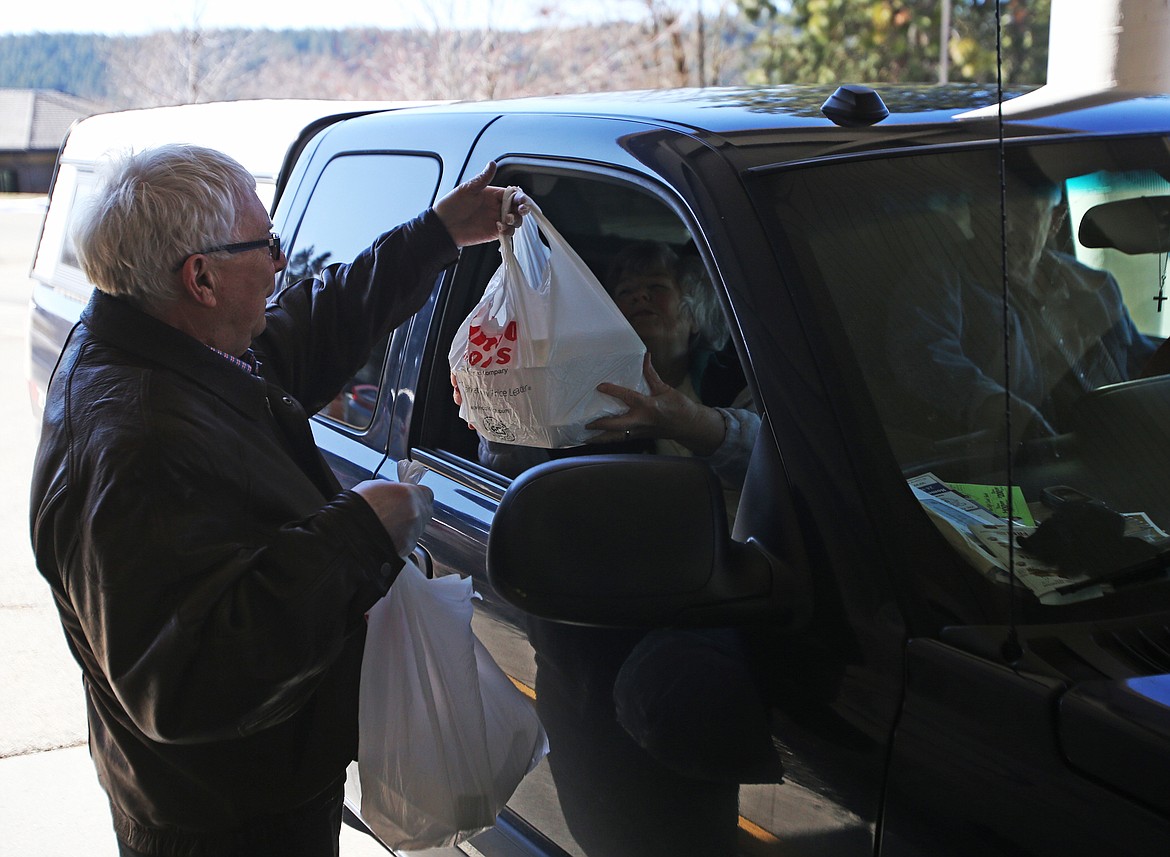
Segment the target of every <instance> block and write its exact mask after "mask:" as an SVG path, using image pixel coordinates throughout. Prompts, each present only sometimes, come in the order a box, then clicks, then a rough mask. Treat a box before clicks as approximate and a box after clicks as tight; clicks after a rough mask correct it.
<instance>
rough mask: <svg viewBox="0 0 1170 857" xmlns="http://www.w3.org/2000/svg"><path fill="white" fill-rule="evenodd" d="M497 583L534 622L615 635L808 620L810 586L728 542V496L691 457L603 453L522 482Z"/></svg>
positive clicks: (507, 517)
mask: <svg viewBox="0 0 1170 857" xmlns="http://www.w3.org/2000/svg"><path fill="white" fill-rule="evenodd" d="M487 571H488V578H489V580H490V581H491V583H492V585H493V586H494V587H495V588H496V590H497V592H499V594H500V595H501V596H502V597H503V598H504V599H505V600H507V601H508V602H510V603H511V604H514V605H515V606H517V607H519V608H520V609H522V610H524V611H525V612H528V613H530V614H532V615H534V616H538V617H541V618H545V619H552V620H559V621H564V622H576V623H581V624H589V625H609V626H641V627H647V626H655V625H666V624H672V625H730V624H736V623H739V622H743V621H749V620H753V619H763V618H767V619H768V620H769V621H774V622H775V621H778V622H780V623H781V624H789V625H792V624H797V623H799V622H802V621H804V619H805V618H807V613H808V612H809V599H810V596H809V592H810V590H811V587H810V586H809V585H808V584H807V581H806V580H805V579H804V577H803V576H802V575H799V574H797V573H795V572H794V571H793V570H792V569H791V568H789V567H788V566H786V565H785V564H784V563H782V562H780V561H779V560H778V559H776V558H775V557H773V556H771V555H770V554H769V553H768V552H767V551H765V550H764V549H763V548H762V547H761V546H760V545H759V544H758V543H756V542H755V541H754V540H753V541H749V542H747V543H740V542H735V541H733V540H732V539H731V537H730V535H729V534H728V528H727V513H726V511H725V508H724V502H723V491H722V488H721V487H720V485H719V481H718V480H717V479H716V477H715V475H714V474H713V473H712V472H711V469H710V468H709V467H708V466H707V465H706V464H704V463H703V462H702V461H699V460H697V459H692V458H673V457H669V456H649V455H595V456H582V457H577V458H566V459H560V460H558V461H552V462H548V463H546V464H541V465H539V466H537V467H534V468H532V469H531V470H528V471H526V472H525V473H523V474H522V475H521V476H519V477H518V478H517V479H515V480H514V481H513V482H512V485H511V487H509V489H508V490H507V492H506V493H505V494H504V497H503V499H502V500H501V501H500V505H499V509H498V510H497V512H496V516H495V519H494V521H493V523H492V529H491V533H490V536H489V538H488V546H487Z"/></svg>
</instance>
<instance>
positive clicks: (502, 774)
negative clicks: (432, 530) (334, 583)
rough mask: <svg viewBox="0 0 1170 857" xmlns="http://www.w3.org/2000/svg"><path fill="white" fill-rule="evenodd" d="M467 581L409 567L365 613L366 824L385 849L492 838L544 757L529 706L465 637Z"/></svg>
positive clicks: (361, 751)
mask: <svg viewBox="0 0 1170 857" xmlns="http://www.w3.org/2000/svg"><path fill="white" fill-rule="evenodd" d="M471 598H472V590H471V580H470V579H469V578H460V577H459V576H458V575H454V574H453V575H448V576H446V577H440V578H436V579H429V578H427V577H425V576H424V575H423V573H422V572H421V571H420V570H419V568H418V566H417V565H416V564H415V563H414V561H413V560H409V561H407V563H406V566H405V567H404V568H403V569H402V571H401V572H400V573H399V575H398V579H397V580H395V581H394V584H393V586H391V587H390V592H389V593H387V595H386V597H384V598H382V599H381V600H380V601H379V602H378V603H377V604H375V605H374V606H373V608H371V610H370V615H369V628H368V631H367V634H366V647H365V658H364V660H363V661H362V676H361V686H360V694H359V697H360V698H359V707H358V736H359V739H358V773H359V776H360V780H361V809H362V818H363V820H364V821H365V822H366V824H368V825H369V826H370V828H371V829H372V830H373V831H374V832H375V833H376V834H377V835H378V837H379V838H380V839H381V840H382V841H383V842H385V843H386V844H387V845H389V846H390V847H392V848H405V849H423V848H434V847H438V846H442V845H451V844H453V843H455V842H458V841H460V840H461V839H465V838H467V837H468V836H471V835H472V834H474V833H477V832H478V831H480V830H483V829H485V828H488V827H491V826H492V825H493V824H494V823H495V818H496V815H497V814H498V813H499V812H500V810H501V809H503V807H504V804H505V803H506V802H507V800H508V798H510V797H511V796H512V792H514V791H515V790H516V786H517V785H519V783H520V781H521V780H522V779H523V778H524V776H525V774H527V773H528V772H529V771H531V770H532V769H533V768H534V767H536V765H537V764H538V763H539V762H540V760H541V759H542V758H544V756H545V754H546V753H547V752H548V738H547V737H546V735H545V732H544V729H543V727H542V726H541V725H540V721H539V719H538V718H537V716H536V710H535V708H534V707H533V705H532V703H531V702H529V701H528V699H527V698H525V696H524V695H523V694H522V693H520V691H519V690H517V689H516V687H515V685H513V684H512V682H511V681H510V680H509V679H508V677H507V676H506V675H505V674H504V672H503V671H502V670H501V669H500V668H499V666H497V665H496V662H495V661H494V660H492V657H491V655H490V654H489V653H488V651H487V649H485V648H484V647H483V645H482V644H481V643H480V642H479V640H478V639H476V637H475V634H474V633H473V632H472V630H471V614H472V606H471Z"/></svg>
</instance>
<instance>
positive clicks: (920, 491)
mask: <svg viewBox="0 0 1170 857" xmlns="http://www.w3.org/2000/svg"><path fill="white" fill-rule="evenodd" d="M1000 164H1001V160H1000V157H999V153H998V152H996V151H994V150H991V151H987V150H983V151H961V152H960V151H951V152H946V153H942V154H931V155H921V156H905V157H886V158H884V159H880V160H866V161H856V162H850V163H839V164H834V165H829V166H823V167H817V168H813V169H801V170H793V171H789V172H783V173H778V174H773V175H771V176H769V177H768V178H767V179H766V182H767V185H768V187H767V193H768V195H769V199H770V200H771V201H772V204H773V206H774V209H773V210H774V212H775V214H776V215H777V217H778V220H777V223H776V226H777V228H778V229H779V230H781V232H782V242H783V244H784V245H786V246H789V247H791V249H792V251H793V256H794V258H795V259H796V260H797V262H798V264H799V266H800V275H801V278H802V279H803V281H804V283H805V284H806V286H807V287H808V288H810V289H821V288H823V290H824V291H825V292H827V294H828V295H829V296H830V297H831V299H832V301H833V303H834V305H835V307H836V309H837V312H838V314H839V316H840V318H841V322H842V324H843V326H844V330H845V334H846V336H847V337H848V339H849V341H850V344H851V346H852V349H851V350H852V353H853V356H854V357H855V358H856V360H857V364H858V366H857V370H858V373H859V375H860V377H862V378H864V380H865V382H866V384H867V385H868V387H869V391H870V393H871V395H872V400H873V404H874V406H875V409H876V410H877V412H878V414H879V415H880V418H881V421H882V423H883V425H884V428H885V432H886V437H887V438H888V440H889V443H890V446H891V448H892V449H893V451H894V453H895V456H896V458H897V460H898V463H899V464H900V466H901V469H902V472H903V477H904V478H905V479H906V482H907V486H908V489H909V490H911V491H913V492H914V494H915V496H916V497H917V498H918V499H919V500H920V501H921V504H922V507H923V510H924V512H925V513H926V514H928V515H930V516H931V518H932V519H933V521H934V522H935V524H936V525H937V526H938V527H939V528H940V529H941V530H942V531H943V532H944V535H946V536H947V537H948V539H949V540H950V542H951V543H952V544H953V545H954V546H955V548H956V549H957V550H959V551H960V552H961V553H963V555H964V557H965V559H967V561H969V562H970V563H971V564H972V565H973V566H975V567H976V568H978V569H979V570H980V571H981V572H982V573H984V574H985V575H986V576H987V577H989V578H991V579H993V580H1003V579H1006V574H1005V569H1006V568H1007V567H1008V565H1009V563H1010V564H1011V565H1013V566H1014V568H1015V572H1016V574H1017V577H1018V581H1019V582H1020V583H1021V584H1022V585H1023V586H1026V587H1027V588H1028V589H1029V590H1031V592H1032V593H1033V594H1034V595H1035V596H1036V597H1037V599H1039V601H1040V602H1041V603H1043V604H1061V603H1066V602H1073V601H1083V600H1087V599H1093V598H1100V597H1103V596H1107V595H1109V594H1110V593H1112V592H1114V591H1116V590H1117V589H1119V588H1121V587H1123V586H1129V585H1131V584H1133V583H1135V582H1141V581H1146V582H1148V581H1149V580H1154V579H1159V578H1164V577H1165V568H1164V562H1163V561H1162V558H1161V554H1162V552H1163V551H1165V549H1166V545H1165V544H1163V542H1164V540H1165V539H1166V532H1167V531H1170V491H1167V485H1168V484H1170V442H1168V436H1167V435H1168V433H1170V375H1165V374H1163V373H1165V372H1167V371H1170V355H1168V354H1167V352H1168V351H1170V346H1168V348H1166V349H1161V344H1162V341H1163V339H1164V338H1165V337H1166V336H1167V334H1170V305H1167V303H1166V298H1167V297H1170V295H1168V294H1167V293H1166V291H1165V275H1166V253H1167V251H1168V250H1170V182H1168V181H1167V179H1166V176H1170V147H1168V145H1167V142H1166V141H1165V140H1163V139H1161V138H1155V139H1151V138H1132V139H1126V140H1101V141H1092V142H1084V141H1081V142H1077V143H1072V144H1046V145H1033V146H1016V147H1009V148H1008V150H1007V152H1006V158H1005V159H1004V168H1003V170H1002V171H1001V166H1000ZM1001 187H1002V189H1003V194H1002V197H1001ZM1001 198H1002V199H1006V205H1003V204H1001ZM1005 238H1006V242H1005V240H1004V239H1005ZM1009 510H1010V516H1011V517H1012V519H1013V520H1012V523H1011V526H1010V527H1009V526H1008V519H1009Z"/></svg>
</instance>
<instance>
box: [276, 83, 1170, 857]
mask: <svg viewBox="0 0 1170 857" xmlns="http://www.w3.org/2000/svg"><path fill="white" fill-rule="evenodd" d="M994 101H995V93H994V92H991V91H988V90H987V89H986V88H979V87H952V88H947V87H942V88H923V89H906V90H892V89H891V90H889V91H883V92H881V93H880V94H879V93H874V92H872V91H870V90H866V89H864V88H861V87H846V88H842V89H841V90H837V91H834V90H833V89H832V88H825V89H807V88H806V89H802V88H777V89H760V90H751V89H728V90H701V91H700V90H693V91H673V92H663V91H659V92H644V93H625V94H605V95H588V96H574V97H568V96H566V97H556V98H545V99H530V100H516V101H505V102H499V103H476V104H449V105H435V106H427V107H418V108H411V109H404V110H397V111H393V112H386V113H374V114H370V115H363V116H356V117H351V118H346V119H343V120H342V121H338V122H336V123H334V124H332V125H330V126H329V127H327V128H325V129H324V130H317V131H315V132H314V133H313V134H312V135H309V136H307V137H306V138H305V139H303V140H302V141H301V143H300V145H299V148H298V151H297V153H295V154H294V156H293V158H292V159H290V161H289V164H288V165H287V166H286V170H285V173H284V174H283V175H282V176H281V181H280V186H279V189H278V200H277V203H276V207H275V210H274V213H273V219H274V223H275V229H276V230H277V231H278V232H279V233H280V235H281V237H282V241H283V242H284V246H285V247H286V248H287V254H288V258H289V265H288V268H287V269H286V270H285V271H284V272H283V274H282V275H281V276H282V283H288V282H291V281H292V280H293V279H295V278H298V277H302V276H308V275H311V274H312V273H314V272H315V271H316V270H319V269H320V268H321V267H322V266H324V265H327V264H331V263H334V262H339V261H347V260H348V259H350V258H352V256H353V255H354V254H355V253H356V252H357V251H359V250H360V249H361V248H362V247H364V246H365V245H366V244H367V243H368V242H369V241H370V240H371V239H372V238H374V237H375V236H376V235H377V234H378V233H380V232H381V231H383V230H384V229H386V228H388V227H389V226H391V225H393V224H396V223H399V222H401V221H403V220H405V219H407V218H409V217H412V216H413V215H415V214H416V213H417V212H419V211H420V210H422V209H424V208H426V207H427V206H428V205H430V204H431V203H432V201H433V200H435V199H436V198H437V197H438V196H440V195H442V194H444V193H446V192H447V191H449V190H450V189H451V188H452V187H454V186H455V185H456V184H457V183H458V182H460V181H462V180H465V179H466V178H468V177H469V176H470V175H473V174H474V173H476V172H478V170H479V169H480V168H481V167H482V166H483V165H484V164H485V163H486V162H488V161H489V160H494V161H496V162H497V163H498V165H499V173H498V175H497V178H496V183H497V184H502V185H517V186H519V187H520V188H522V189H523V190H524V191H525V193H527V194H528V195H530V196H531V197H532V198H533V199H534V200H536V201H537V202H538V203H539V205H540V206H541V209H542V210H543V212H544V213H545V215H547V216H548V218H549V219H550V221H551V222H552V223H553V224H554V225H555V226H556V227H557V229H558V230H559V231H560V233H561V234H562V235H563V236H564V237H565V238H566V239H567V240H568V241H569V243H570V244H572V245H573V247H574V249H575V250H576V252H577V253H578V254H579V255H580V256H581V257H582V258H583V259H584V260H585V261H586V263H587V264H589V265H590V267H591V268H593V270H594V271H596V272H597V274H598V276H599V277H600V278H602V279H603V280H604V278H605V276H606V272H607V271H608V270H609V266H610V263H611V262H612V261H613V259H614V258H615V257H616V256H617V255H618V254H619V253H620V252H621V251H622V250H623V248H624V247H625V246H627V245H629V244H632V243H635V242H644V241H653V242H661V243H666V244H668V245H669V246H670V247H671V248H672V250H673V251H674V252H675V253H676V254H678V255H680V256H685V257H688V258H691V259H693V260H695V262H696V264H698V265H699V266H700V267H701V269H702V271H703V272H704V273H705V276H706V279H707V280H708V281H709V285H710V288H712V289H714V290H715V293H716V295H717V298H718V303H719V306H720V307H722V310H723V312H724V314H725V316H726V321H727V326H728V328H729V330H730V339H729V343H728V345H727V347H726V348H725V349H724V350H723V352H722V353H720V354H718V355H716V356H717V358H718V359H720V360H722V361H724V363H725V364H730V365H731V366H732V368H733V369H735V370H736V371H738V372H741V375H742V378H741V382H740V383H741V386H742V388H743V389H744V391H746V393H747V398H748V400H749V401H750V404H749V405H748V408H749V409H750V410H752V411H753V412H754V413H756V414H758V416H759V418H760V420H759V429H758V432H757V433H756V434H755V437H754V443H753V444H752V445H751V447H750V449H751V453H750V460H749V461H748V462H747V467H746V476H745V477H744V478H743V481H742V484H735V485H732V486H728V485H726V484H723V485H721V484H720V482H719V480H717V479H716V478H715V477H714V476H713V475H712V471H711V469H710V467H708V465H707V462H706V460H705V459H703V458H701V457H694V456H691V457H686V456H678V455H660V454H655V453H654V451H653V450H649V449H642V450H633V451H630V450H626V451H620V450H619V451H618V452H616V453H613V454H596V453H601V452H605V450H604V449H602V448H594V447H589V446H587V447H582V448H579V449H574V450H560V451H558V452H557V453H555V454H551V455H548V456H546V457H547V458H548V461H546V462H544V463H540V464H538V465H536V466H533V467H531V468H529V469H526V470H524V471H523V472H521V473H510V474H507V475H505V474H503V473H500V472H497V470H494V469H493V468H492V466H490V465H491V464H492V463H493V462H492V459H490V458H486V457H484V456H483V455H482V452H481V449H480V444H479V442H478V437H477V435H476V433H475V432H474V431H472V430H470V429H469V427H468V425H467V424H466V422H465V421H463V420H461V419H460V418H459V415H458V411H457V407H456V405H455V403H454V401H453V399H452V388H451V381H450V377H449V366H448V351H449V348H450V344H451V342H452V338H453V336H454V335H455V332H456V329H457V327H458V326H459V324H460V323H461V322H462V321H463V320H464V319H465V318H466V316H467V315H468V312H469V311H470V309H471V308H472V307H473V306H474V305H475V303H476V301H477V300H478V299H479V297H480V296H481V295H482V293H483V290H484V287H485V284H486V283H487V282H488V280H489V278H490V276H491V274H492V273H493V271H494V270H495V268H496V267H497V266H498V264H499V260H500V256H499V252H498V249H497V247H496V246H494V245H484V246H481V247H475V248H469V249H465V250H464V251H463V252H462V255H461V257H460V259H459V261H458V263H457V264H455V265H454V266H452V267H451V268H450V269H449V270H447V271H445V272H444V273H443V274H442V275H441V276H440V277H439V279H438V280H437V281H436V282H435V286H434V292H433V294H432V296H431V299H430V301H429V302H428V303H427V304H426V306H425V307H424V308H423V309H422V310H421V311H420V312H419V313H418V314H417V315H416V316H414V317H413V318H412V319H411V320H410V321H409V322H408V323H406V324H404V325H402V326H401V327H400V328H399V329H397V330H395V331H394V332H393V333H392V334H391V335H390V336H389V337H388V339H387V340H386V341H385V342H384V343H382V345H381V346H380V347H379V348H378V349H377V351H376V353H374V354H373V355H371V357H370V360H369V362H368V364H367V365H366V366H365V367H364V368H363V369H362V370H361V371H360V372H359V373H358V374H357V376H356V377H355V378H354V379H353V381H352V382H351V383H350V384H349V385H348V386H347V388H346V389H345V390H344V391H343V392H342V393H341V394H340V395H339V396H338V398H337V399H336V400H335V401H334V402H333V403H332V404H331V405H330V406H329V407H328V408H326V409H325V410H324V411H322V412H321V413H320V414H318V415H317V416H316V417H315V418H314V422H313V430H314V433H315V436H316V439H317V442H318V444H319V446H320V447H321V448H322V449H323V450H324V451H325V452H326V454H327V457H328V458H329V460H330V462H331V464H332V465H333V466H334V468H335V469H336V471H337V473H338V474H339V476H340V478H341V479H342V481H343V482H344V483H346V484H353V483H355V482H357V481H359V480H362V479H368V478H371V477H372V476H379V475H381V476H385V477H386V478H391V479H393V478H395V476H394V474H395V463H396V462H397V461H398V460H400V459H407V458H408V459H411V460H413V461H415V462H419V463H421V464H422V465H425V467H426V474H425V476H424V478H423V484H425V485H428V486H430V487H431V488H432V489H433V490H434V492H435V498H436V502H435V518H434V521H433V523H432V525H431V526H430V527H429V528H428V530H427V532H426V534H425V536H424V538H423V539H422V542H421V547H420V549H419V558H420V561H421V562H422V563H423V567H424V569H425V570H426V571H427V573H429V574H431V575H435V576H438V575H448V574H459V575H465V576H466V575H470V576H471V577H472V578H474V581H475V587H476V589H477V591H479V592H480V593H481V594H482V596H483V600H482V601H480V602H478V605H477V608H476V611H477V612H476V619H475V622H474V627H475V630H476V631H477V633H478V635H479V636H480V638H481V640H483V642H484V643H485V644H486V645H487V647H488V648H489V649H490V651H491V652H492V654H493V655H494V657H495V659H496V660H497V662H498V663H499V664H500V665H501V667H503V669H504V670H505V671H506V672H507V673H508V674H509V675H510V676H511V677H512V678H513V680H514V681H515V682H516V683H517V684H518V685H519V686H521V687H523V688H525V689H526V690H527V691H528V693H529V695H530V696H531V698H532V699H533V701H534V705H535V706H536V708H537V710H538V712H539V713H540V716H541V718H542V721H543V723H544V725H545V727H546V729H547V731H548V735H549V740H550V746H551V752H550V754H549V755H548V757H547V759H546V760H545V761H544V762H542V763H541V765H540V766H539V767H538V768H537V769H536V770H534V771H533V772H532V773H531V774H530V775H529V776H528V777H527V778H526V779H525V781H524V782H523V783H522V784H521V786H520V788H519V789H518V790H517V792H516V793H515V795H514V797H513V799H512V800H511V801H510V803H509V805H508V808H507V809H506V810H505V811H504V812H503V813H502V814H501V815H500V817H499V819H498V823H497V825H496V827H494V828H493V829H490V830H488V831H486V832H483V833H481V834H479V835H477V836H476V837H474V838H473V839H471V840H470V841H469V842H468V843H465V844H462V845H460V846H456V847H453V848H451V849H449V850H447V851H446V852H435V853H448V854H450V855H458V854H470V855H480V854H482V855H487V857H493V855H589V857H621V856H622V855H631V857H634V855H637V857H643V855H659V854H661V855H702V857H714V855H733V854H734V855H785V857H801V855H834V857H849V855H878V854H880V855H882V857H938V855H973V857H975V855H978V857H986V855H1021V854H1028V855H1042V854H1043V855H1061V857H1068V855H1094V857H1100V856H1101V855H1166V854H1170V575H1168V571H1167V559H1168V552H1167V551H1168V542H1167V532H1170V376H1167V375H1165V374H1161V370H1163V369H1165V368H1166V365H1165V364H1166V363H1167V362H1170V361H1167V359H1166V357H1165V353H1164V352H1163V351H1160V350H1159V349H1160V346H1161V343H1162V340H1163V339H1164V338H1165V337H1166V336H1167V335H1168V334H1170V308H1166V309H1165V311H1163V299H1164V298H1165V297H1168V295H1167V294H1166V293H1165V289H1164V281H1165V275H1166V266H1167V254H1168V253H1170V101H1167V100H1166V98H1165V97H1149V98H1138V99H1131V100H1118V101H1115V102H1113V103H1107V104H1102V105H1098V106H1095V107H1090V108H1082V109H1069V110H1065V111H1062V110H1061V109H1060V108H1059V107H1052V108H1050V109H1048V110H1046V111H1041V112H1040V114H1039V115H1031V116H1029V117H1027V118H1013V117H1012V116H1011V115H1010V114H1009V115H1008V116H1007V118H1005V119H1003V121H1002V122H1001V121H1000V118H999V117H998V116H996V115H994V112H992V113H988V112H986V111H977V108H985V107H987V106H988V105H990V104H992V103H994ZM1009 103H1010V102H1009ZM973 111H976V112H973ZM887 114H888V115H887ZM280 286H281V283H278V284H277V288H278V289H279V288H280ZM723 489H729V490H730V491H731V492H732V493H733V494H734V504H733V505H729V503H728V500H727V497H728V491H726V490H723ZM732 512H733V514H732ZM729 519H730V520H729ZM351 779H352V778H351ZM350 808H351V810H352V811H353V814H351V816H350V820H351V821H352V822H353V823H357V824H360V820H359V819H358V817H357V815H356V811H357V805H356V804H352V805H351V807H350Z"/></svg>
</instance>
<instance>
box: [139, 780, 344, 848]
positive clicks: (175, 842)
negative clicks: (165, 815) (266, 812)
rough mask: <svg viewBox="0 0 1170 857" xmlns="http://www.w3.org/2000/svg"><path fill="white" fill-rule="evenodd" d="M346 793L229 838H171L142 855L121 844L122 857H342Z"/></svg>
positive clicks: (190, 835) (268, 820)
mask: <svg viewBox="0 0 1170 857" xmlns="http://www.w3.org/2000/svg"><path fill="white" fill-rule="evenodd" d="M342 796H343V795H342V792H341V791H340V790H338V791H337V792H336V795H335V799H333V798H332V797H331V798H330V799H328V800H326V801H325V802H324V803H322V802H320V801H314V805H313V806H312V807H310V808H304V809H301V810H298V811H295V812H291V813H288V814H287V815H280V816H272V817H268V818H264V819H259V820H257V821H256V822H254V823H252V824H249V825H246V826H245V827H242V828H239V829H237V830H233V831H231V832H230V833H225V834H213V835H209V836H201V835H199V834H195V833H192V834H179V835H167V836H166V837H165V842H164V841H160V842H159V843H158V848H157V849H156V848H155V847H153V846H152V847H151V848H150V850H149V851H138V850H135V849H133V848H131V847H130V846H129V845H127V844H125V843H124V842H121V841H119V842H118V854H119V855H120V857H171V855H180V854H181V855H191V857H195V855H198V857H338V848H339V845H338V839H339V837H340V836H341V810H342Z"/></svg>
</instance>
